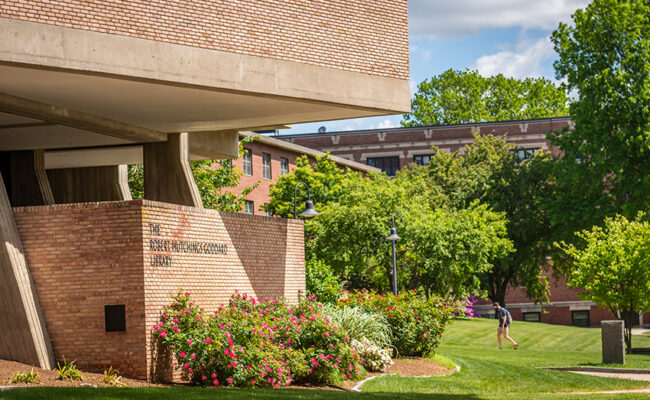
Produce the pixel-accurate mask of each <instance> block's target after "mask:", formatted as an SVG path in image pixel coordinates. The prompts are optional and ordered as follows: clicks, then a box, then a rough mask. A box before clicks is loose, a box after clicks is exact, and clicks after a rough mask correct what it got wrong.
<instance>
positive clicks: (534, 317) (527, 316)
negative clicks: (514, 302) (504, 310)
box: [524, 312, 541, 322]
mask: <svg viewBox="0 0 650 400" xmlns="http://www.w3.org/2000/svg"><path fill="white" fill-rule="evenodd" d="M524 321H526V322H539V321H541V316H540V313H538V312H525V313H524Z"/></svg>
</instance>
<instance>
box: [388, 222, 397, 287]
mask: <svg viewBox="0 0 650 400" xmlns="http://www.w3.org/2000/svg"><path fill="white" fill-rule="evenodd" d="M391 221H392V222H393V227H392V228H390V235H388V237H387V238H386V240H390V244H391V245H392V246H393V294H394V295H395V296H397V256H396V254H395V242H396V241H398V240H399V236H397V229H395V216H394V215H392V216H391Z"/></svg>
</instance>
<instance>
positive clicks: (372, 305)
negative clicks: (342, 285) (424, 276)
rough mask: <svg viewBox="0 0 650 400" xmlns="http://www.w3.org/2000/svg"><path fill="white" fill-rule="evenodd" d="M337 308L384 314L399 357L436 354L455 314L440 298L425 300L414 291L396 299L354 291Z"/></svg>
mask: <svg viewBox="0 0 650 400" xmlns="http://www.w3.org/2000/svg"><path fill="white" fill-rule="evenodd" d="M339 306H340V307H359V308H361V309H362V310H365V311H367V312H371V313H372V312H374V313H377V314H380V315H383V316H384V317H385V318H386V321H387V322H388V324H389V326H390V330H391V337H392V344H393V347H394V348H395V350H396V351H397V353H398V354H399V355H402V356H423V355H427V354H430V353H433V352H435V350H436V349H437V348H438V345H439V344H440V338H441V337H442V333H443V332H444V330H445V328H446V327H447V324H448V323H449V322H450V320H451V317H452V312H453V311H454V308H453V307H449V306H447V305H446V304H445V303H444V302H443V301H442V300H441V299H439V298H437V297H429V298H428V299H427V298H424V297H422V296H419V295H417V294H416V293H415V292H414V291H403V292H401V293H399V294H398V295H397V296H395V295H393V294H392V293H389V294H384V295H382V294H376V293H372V292H371V293H361V292H356V293H351V294H350V295H349V296H348V298H347V299H342V300H340V301H339Z"/></svg>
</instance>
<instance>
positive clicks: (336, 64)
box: [0, 0, 409, 79]
mask: <svg viewBox="0 0 650 400" xmlns="http://www.w3.org/2000/svg"><path fill="white" fill-rule="evenodd" d="M0 17H2V18H11V19H19V20H26V21H33V22H40V23H45V24H52V25H59V26H65V27H71V28H76V29H83V30H89V31H96V32H103V33H108V34H114V35H122V36H131V37H136V38H142V39H150V40H158V41H163V42H169V43H175V44H181V45H186V46H194V47H201V48H206V49H213V50H221V51H227V52H232V53H241V54H247V55H255V56H262V57H270V58H276V59H282V60H289V61H297V62H304V63H309V64H315V65H321V66H327V67H331V68H337V69H344V70H349V71H356V72H363V73H367V74H372V75H380V76H387V77H392V78H399V79H408V77H409V61H408V57H409V49H408V40H407V38H408V19H407V6H406V0H374V1H364V0H286V1H277V0H259V1H248V0H215V1H208V0H198V1H187V0H185V1H167V0H151V1H144V0H133V1H113V0H94V1H88V0H60V1H47V0H5V1H2V2H0Z"/></svg>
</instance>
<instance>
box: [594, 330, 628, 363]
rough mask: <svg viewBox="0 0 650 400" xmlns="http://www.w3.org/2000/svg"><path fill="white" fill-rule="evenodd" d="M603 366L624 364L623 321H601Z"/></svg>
mask: <svg viewBox="0 0 650 400" xmlns="http://www.w3.org/2000/svg"><path fill="white" fill-rule="evenodd" d="M600 326H601V329H602V343H603V364H625V336H624V334H623V321H602V322H601V323H600Z"/></svg>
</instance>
